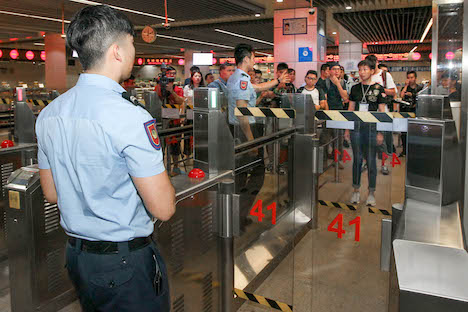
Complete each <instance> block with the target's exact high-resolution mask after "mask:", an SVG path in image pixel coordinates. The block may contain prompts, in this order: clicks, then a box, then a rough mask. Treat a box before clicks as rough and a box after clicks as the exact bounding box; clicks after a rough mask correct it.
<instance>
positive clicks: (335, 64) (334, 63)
mask: <svg viewBox="0 0 468 312" xmlns="http://www.w3.org/2000/svg"><path fill="white" fill-rule="evenodd" d="M329 65H330V69H332V68H333V67H336V66H338V67H339V68H340V69H341V66H340V64H339V63H338V62H331V63H330V64H329Z"/></svg>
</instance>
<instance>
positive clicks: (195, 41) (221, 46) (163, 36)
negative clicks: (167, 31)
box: [156, 34, 234, 49]
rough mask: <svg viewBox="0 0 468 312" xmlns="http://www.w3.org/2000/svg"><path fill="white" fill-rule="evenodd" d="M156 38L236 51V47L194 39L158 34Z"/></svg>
mask: <svg viewBox="0 0 468 312" xmlns="http://www.w3.org/2000/svg"><path fill="white" fill-rule="evenodd" d="M156 37H160V38H166V39H174V40H179V41H186V42H192V43H198V44H204V45H210V46H214V47H220V48H225V49H234V47H231V46H225V45H222V44H216V43H211V42H204V41H198V40H192V39H185V38H180V37H173V36H166V35H160V34H156Z"/></svg>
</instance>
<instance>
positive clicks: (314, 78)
mask: <svg viewBox="0 0 468 312" xmlns="http://www.w3.org/2000/svg"><path fill="white" fill-rule="evenodd" d="M306 79H309V80H317V77H306Z"/></svg>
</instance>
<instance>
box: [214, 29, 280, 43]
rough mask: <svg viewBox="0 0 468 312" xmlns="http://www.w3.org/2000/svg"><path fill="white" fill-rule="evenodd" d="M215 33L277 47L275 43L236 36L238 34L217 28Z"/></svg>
mask: <svg viewBox="0 0 468 312" xmlns="http://www.w3.org/2000/svg"><path fill="white" fill-rule="evenodd" d="M215 31H217V32H220V33H223V34H226V35H231V36H235V37H239V38H244V39H248V40H252V41H256V42H260V43H264V44H269V45H272V46H274V45H275V44H274V43H273V42H268V41H264V40H260V39H257V38H252V37H247V36H244V35H240V34H236V33H233V32H230V31H226V30H222V29H218V28H216V29H215Z"/></svg>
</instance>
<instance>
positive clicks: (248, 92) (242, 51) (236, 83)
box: [227, 43, 290, 140]
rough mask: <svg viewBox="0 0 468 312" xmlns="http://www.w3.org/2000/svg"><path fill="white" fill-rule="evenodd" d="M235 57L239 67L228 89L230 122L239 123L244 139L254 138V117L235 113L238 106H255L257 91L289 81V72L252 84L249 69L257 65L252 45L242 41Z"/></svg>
mask: <svg viewBox="0 0 468 312" xmlns="http://www.w3.org/2000/svg"><path fill="white" fill-rule="evenodd" d="M234 58H235V59H236V65H237V69H236V71H235V72H234V74H232V76H231V77H229V80H228V83H227V89H228V92H229V101H228V105H229V124H230V125H231V129H233V127H232V126H235V125H239V126H240V128H241V130H242V136H243V137H244V140H253V139H254V134H253V132H252V129H251V127H250V124H255V118H254V117H240V118H237V117H236V116H235V115H234V111H235V108H236V107H255V105H256V102H257V92H262V91H266V90H270V89H272V88H274V87H276V86H277V85H278V84H280V83H289V82H290V80H289V76H288V72H287V71H285V72H283V73H282V74H281V76H280V77H279V78H278V79H274V80H272V81H269V82H264V83H261V84H257V85H252V83H251V82H250V80H251V78H250V76H249V74H247V73H248V72H249V71H253V70H254V69H253V68H254V65H255V52H254V50H253V48H252V46H251V45H249V44H244V43H241V44H239V45H237V46H236V49H235V50H234Z"/></svg>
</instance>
